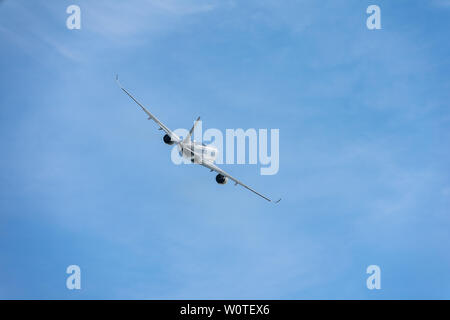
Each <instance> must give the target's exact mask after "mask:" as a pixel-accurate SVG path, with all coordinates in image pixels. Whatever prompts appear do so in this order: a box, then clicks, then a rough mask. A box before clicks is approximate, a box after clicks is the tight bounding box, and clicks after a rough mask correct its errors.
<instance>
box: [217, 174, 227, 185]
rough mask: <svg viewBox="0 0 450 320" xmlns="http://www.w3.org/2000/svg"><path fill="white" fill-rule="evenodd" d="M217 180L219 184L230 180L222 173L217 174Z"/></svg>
mask: <svg viewBox="0 0 450 320" xmlns="http://www.w3.org/2000/svg"><path fill="white" fill-rule="evenodd" d="M216 181H217V183H218V184H225V183H227V181H228V178H227V177H225V176H223V175H221V174H220V173H219V174H218V175H217V176H216Z"/></svg>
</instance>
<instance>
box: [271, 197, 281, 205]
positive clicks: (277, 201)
mask: <svg viewBox="0 0 450 320" xmlns="http://www.w3.org/2000/svg"><path fill="white" fill-rule="evenodd" d="M280 201H281V198H280V199H278V200H277V201H272V202H273V203H275V204H277V203H278V202H280Z"/></svg>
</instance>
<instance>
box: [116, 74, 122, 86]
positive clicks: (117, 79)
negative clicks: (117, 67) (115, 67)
mask: <svg viewBox="0 0 450 320" xmlns="http://www.w3.org/2000/svg"><path fill="white" fill-rule="evenodd" d="M116 83H117V85H118V86H119V87H120V89H123V87H122V85H121V84H120V81H119V75H118V74H117V73H116Z"/></svg>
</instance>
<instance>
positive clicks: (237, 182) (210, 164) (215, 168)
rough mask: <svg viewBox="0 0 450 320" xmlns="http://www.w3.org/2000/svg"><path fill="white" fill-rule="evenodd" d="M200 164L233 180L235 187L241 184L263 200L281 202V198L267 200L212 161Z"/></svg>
mask: <svg viewBox="0 0 450 320" xmlns="http://www.w3.org/2000/svg"><path fill="white" fill-rule="evenodd" d="M200 164H201V165H202V166H204V167H206V168H208V169H210V170H211V171H215V172H217V173H220V174H221V175H223V176H224V177H227V178H229V179H230V180H233V181H234V183H235V185H238V184H240V185H241V186H243V187H244V188H246V189H248V190H250V191H251V192H253V193H256V194H257V195H258V196H260V197H261V198H263V199H266V200H267V201H269V202H273V203H278V202H280V201H281V198H280V199H278V200H277V201H273V200H272V199H270V198H267V197H266V196H263V195H262V194H261V193H259V192H257V191H255V190H253V189H252V188H250V187H249V186H247V185H245V184H243V183H242V182H241V181H239V180H238V179H236V178H234V177H232V176H230V175H229V174H228V173H226V172H225V171H223V170H222V169H220V168H219V167H218V166H216V165H215V164H214V163H212V162H210V161H202V162H201V163H200Z"/></svg>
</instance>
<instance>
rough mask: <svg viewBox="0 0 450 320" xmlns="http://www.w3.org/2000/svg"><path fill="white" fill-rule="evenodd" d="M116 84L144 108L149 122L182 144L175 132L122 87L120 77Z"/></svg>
mask: <svg viewBox="0 0 450 320" xmlns="http://www.w3.org/2000/svg"><path fill="white" fill-rule="evenodd" d="M116 82H117V85H118V86H119V87H120V89H122V91H123V92H125V93H126V94H127V95H128V96H129V97H130V98H131V99H133V101H134V102H136V103H137V105H138V106H139V107H141V108H142V110H144V112H145V113H146V114H147V115H148V119H149V120H153V121H155V122H156V123H157V124H158V126H159V127H160V128H161V130H164V131H165V132H166V133H167V134H168V135H169V136H170V137H171V138H172V140H174V141H176V142H180V141H181V139H180V137H178V136H177V135H176V134H175V133H174V132H172V130H170V129H169V128H167V127H166V126H165V125H164V124H163V123H162V122H161V121H159V120H158V118H156V117H155V116H154V115H153V114H152V113H151V112H150V111H148V110H147V109H146V108H145V107H144V106H143V105H142V104H141V103H140V102H139V101H137V100H136V99H135V98H134V97H133V96H132V95H131V93H129V92H128V91H127V90H126V89H125V88H124V87H122V85H121V84H120V82H119V76H118V75H116Z"/></svg>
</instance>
